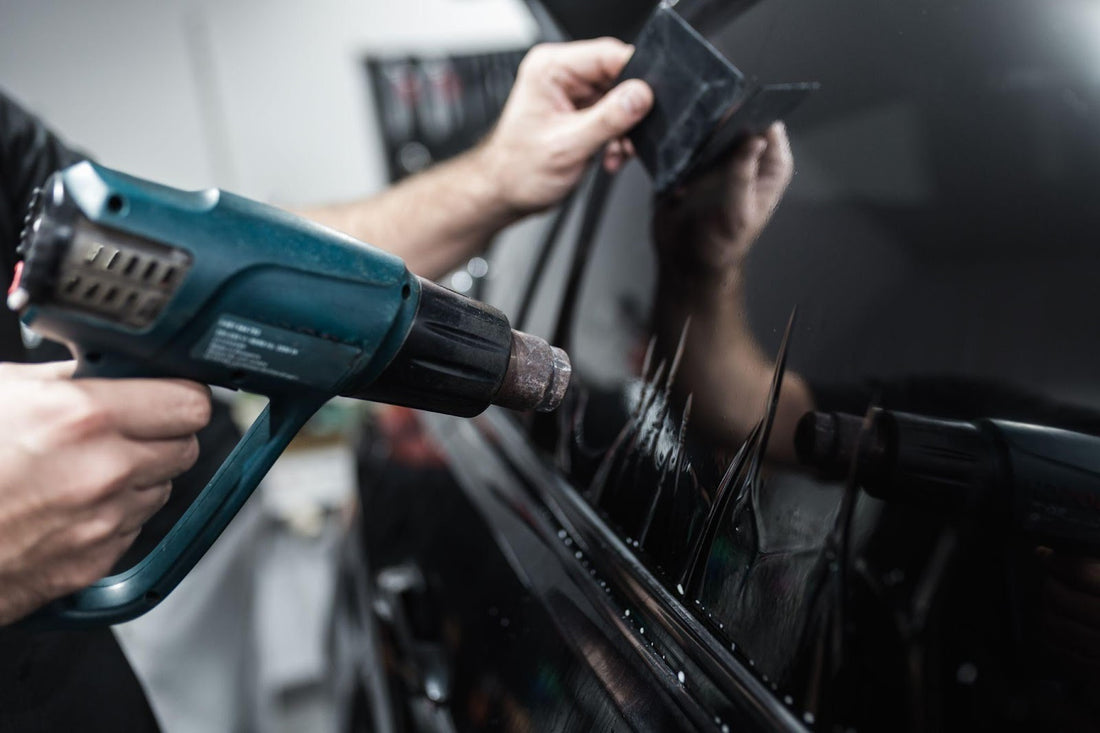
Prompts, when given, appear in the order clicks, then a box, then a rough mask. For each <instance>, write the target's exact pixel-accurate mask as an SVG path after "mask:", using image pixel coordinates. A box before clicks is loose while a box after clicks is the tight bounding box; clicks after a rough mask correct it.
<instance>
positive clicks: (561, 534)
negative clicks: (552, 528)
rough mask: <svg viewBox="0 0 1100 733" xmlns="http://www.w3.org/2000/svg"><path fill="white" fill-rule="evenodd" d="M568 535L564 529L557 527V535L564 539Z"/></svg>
mask: <svg viewBox="0 0 1100 733" xmlns="http://www.w3.org/2000/svg"><path fill="white" fill-rule="evenodd" d="M568 536H569V533H568V532H566V531H565V530H564V529H559V530H558V537H560V538H561V539H563V540H564V539H565V538H566V537H568Z"/></svg>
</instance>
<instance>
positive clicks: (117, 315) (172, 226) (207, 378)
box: [8, 163, 570, 627]
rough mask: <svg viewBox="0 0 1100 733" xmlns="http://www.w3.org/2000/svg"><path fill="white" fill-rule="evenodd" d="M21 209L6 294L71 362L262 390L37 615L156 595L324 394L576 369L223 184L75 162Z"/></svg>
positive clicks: (540, 389)
mask: <svg viewBox="0 0 1100 733" xmlns="http://www.w3.org/2000/svg"><path fill="white" fill-rule="evenodd" d="M24 223H25V229H24V231H23V234H22V236H21V242H20V246H19V252H20V254H21V256H22V261H21V262H20V263H19V265H17V270H16V276H15V279H14V282H13V284H12V288H11V290H10V291H9V296H8V304H9V306H10V307H12V308H13V309H14V310H17V311H19V312H20V314H21V316H22V320H23V322H24V323H25V324H26V325H27V326H28V327H30V328H32V329H34V330H35V331H36V332H38V333H41V334H42V335H44V336H47V337H49V338H52V339H55V340H58V341H61V342H64V343H66V344H67V345H68V346H69V348H70V349H71V350H72V352H73V354H74V355H75V357H76V359H77V372H76V373H77V376H78V377H80V376H84V377H116V378H117V377H169V376H170V377H183V378H186V379H191V380H194V381H198V382H204V383H207V384H215V385H220V386H223V387H229V388H232V389H240V390H245V391H248V392H253V393H258V394H262V395H266V396H267V397H268V400H269V402H268V406H267V408H266V409H265V410H264V412H263V413H262V414H261V415H260V416H259V417H258V418H257V419H256V421H255V422H254V423H253V424H252V426H251V428H249V430H248V431H247V433H246V434H245V435H244V437H243V438H242V439H241V441H240V443H239V444H238V445H237V447H236V448H235V449H234V451H233V452H232V453H231V454H230V456H229V457H228V458H227V459H226V461H225V463H224V464H223V465H222V466H221V468H220V469H219V470H218V471H217V473H216V474H215V475H214V477H213V478H212V479H211V480H210V482H209V484H208V485H207V486H206V488H205V489H204V490H203V491H202V492H201V493H200V495H199V496H198V497H197V498H196V499H195V501H194V502H193V504H192V505H191V506H190V508H189V509H188V510H187V512H186V513H185V514H184V515H183V516H182V517H181V518H180V520H179V521H178V522H177V523H176V525H175V526H174V527H173V528H172V529H171V530H170V531H169V533H168V534H167V535H166V536H165V537H164V539H163V540H162V541H161V542H160V544H159V545H157V547H156V548H155V549H154V550H152V551H151V552H150V553H149V554H148V555H147V556H146V557H144V558H143V559H142V560H141V561H140V562H138V563H137V564H136V565H134V566H133V567H132V568H130V569H129V570H126V571H124V572H122V573H119V574H117V575H112V576H109V577H107V578H104V579H102V580H100V581H99V582H97V583H95V584H93V585H92V586H90V587H88V588H85V589H83V590H81V591H79V592H77V593H75V594H73V595H71V596H68V597H65V598H62V599H60V600H58V601H56V602H54V603H52V604H50V605H49V606H47V607H46V608H44V609H42V610H41V611H40V612H39V613H38V614H36V616H35V617H32V623H35V624H38V623H42V624H44V625H50V626H63V627H78V626H90V625H101V624H114V623H119V622H121V621H126V620H129V619H131V618H134V617H136V616H139V615H140V614H142V613H144V612H145V611H147V610H149V609H150V608H152V607H153V606H154V605H156V603H157V602H159V601H160V599H162V598H164V597H165V596H166V595H167V594H168V593H169V592H170V591H171V590H172V589H173V588H174V587H175V586H176V584H177V583H179V581H180V580H181V579H182V578H183V577H184V576H185V575H186V574H187V573H188V572H189V571H190V570H191V568H192V567H194V565H195V563H196V562H198V560H199V558H201V557H202V555H203V553H205V551H206V550H207V548H209V547H210V545H211V544H212V543H213V542H214V540H215V539H216V538H217V537H218V535H219V534H221V532H222V530H223V529H224V528H225V527H226V525H227V524H228V523H229V521H230V520H231V519H232V518H233V516H234V515H235V514H236V512H237V510H238V509H239V508H240V507H241V505H242V504H243V503H244V501H245V499H247V498H248V496H249V495H250V494H251V493H252V491H253V489H255V488H256V485H257V484H258V483H259V482H260V480H261V479H262V478H263V476H264V474H266V473H267V471H268V469H269V468H270V467H271V465H272V464H273V463H274V462H275V459H276V458H278V457H279V455H280V453H281V452H282V451H283V449H284V448H285V447H286V445H287V444H288V443H289V442H290V440H291V439H292V438H293V437H294V435H295V434H296V433H297V432H298V430H299V429H300V428H301V427H302V425H303V424H305V422H306V421H307V420H308V419H309V418H310V417H311V416H312V415H313V413H314V412H316V410H317V409H318V408H320V407H321V405H323V404H324V403H325V402H326V401H327V400H328V399H330V398H332V397H335V396H337V395H345V396H349V397H357V398H361V399H367V400H377V401H380V402H389V403H393V404H399V405H406V406H409V407H414V408H419V409H424V410H431V411H433V412H442V413H448V414H452V415H460V416H465V417H468V416H473V415H476V414H477V413H479V412H481V411H482V410H484V409H485V408H486V407H487V406H488V405H490V404H497V405H502V406H504V407H509V408H514V409H535V410H539V411H549V410H553V409H555V408H556V407H557V406H558V405H559V404H560V403H561V401H562V399H563V397H564V395H565V392H566V388H567V387H568V384H569V377H570V365H569V360H568V357H567V356H566V354H565V353H564V352H563V351H562V350H561V349H557V348H553V347H551V346H550V345H549V344H548V343H547V342H546V341H544V340H543V339H540V338H538V337H535V336H531V335H528V334H524V333H520V332H517V331H513V330H512V329H511V327H510V325H509V323H508V319H507V318H506V317H505V316H504V314H502V313H501V312H500V311H498V310H496V309H494V308H491V307H489V306H487V305H484V304H481V303H478V302H475V301H473V300H470V299H468V298H465V297H463V296H460V295H457V294H455V293H453V292H451V291H449V290H446V289H444V288H441V287H439V286H437V285H435V284H433V283H431V282H429V281H427V280H423V279H422V278H419V277H417V276H415V275H413V274H411V273H409V271H408V270H407V269H406V267H405V264H404V262H402V261H401V260H400V259H399V258H397V257H394V256H393V255H390V254H386V253H384V252H382V251H380V250H377V249H375V248H373V247H370V246H367V245H365V244H362V243H361V242H357V241H355V240H353V239H351V238H350V237H347V236H344V235H342V234H339V233H337V232H334V231H332V230H329V229H326V228H324V227H321V226H318V225H316V224H313V223H311V222H308V221H306V220H304V219H301V218H298V217H296V216H293V215H291V214H288V213H286V212H283V211H280V210H278V209H275V208H273V207H270V206H265V205H263V204H260V203H257V202H255V201H250V200H247V199H244V198H241V197H239V196H235V195H233V194H229V193H225V192H223V191H219V190H217V189H209V190H205V191H196V192H185V191H180V190H177V189H172V188H168V187H166V186H162V185H158V184H155V183H151V182H149V181H144V180H141V179H138V178H134V177H132V176H128V175H124V174H121V173H118V172H116V171H112V170H108V169H106V168H102V167H100V166H97V165H94V164H92V163H80V164H77V165H75V166H72V167H71V168H68V169H65V170H63V171H60V172H58V173H55V174H54V175H53V176H52V177H51V178H50V179H49V180H48V181H47V182H46V184H45V185H44V186H43V188H42V189H41V191H40V192H39V193H38V194H37V195H36V197H35V200H34V201H32V203H31V207H30V211H29V213H28V215H27V219H26V221H25V222H24Z"/></svg>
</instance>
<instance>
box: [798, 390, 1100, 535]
mask: <svg viewBox="0 0 1100 733" xmlns="http://www.w3.org/2000/svg"><path fill="white" fill-rule="evenodd" d="M795 448H796V450H797V452H798V456H799V459H800V460H801V461H802V462H803V463H804V464H807V465H810V466H814V467H815V468H817V469H818V470H819V471H820V472H821V473H822V474H823V475H824V476H825V477H829V478H835V479H843V478H845V477H847V476H849V475H850V474H852V472H853V470H854V474H852V475H853V477H854V479H855V481H856V482H857V483H858V484H859V485H860V486H862V487H863V488H864V489H865V490H866V491H867V493H869V494H871V495H872V496H875V497H878V498H880V499H884V500H886V501H898V502H903V503H910V504H920V505H922V506H925V507H930V508H937V509H952V508H959V507H967V506H969V507H971V508H976V509H978V510H979V511H983V512H988V511H989V510H990V509H992V510H994V513H995V514H999V515H1000V516H1001V517H1002V518H1003V519H1004V520H1006V521H1010V522H1011V523H1012V524H1013V525H1014V526H1015V527H1017V528H1018V529H1019V530H1021V531H1022V532H1024V533H1026V534H1027V535H1029V536H1031V537H1033V538H1034V539H1035V540H1036V541H1038V542H1041V543H1043V544H1046V545H1050V546H1052V547H1055V548H1066V549H1069V550H1071V551H1080V552H1086V553H1090V554H1095V552H1096V551H1097V550H1100V437H1097V436H1094V435H1086V434H1084V433H1078V432H1074V431H1071V430H1062V429H1059V428H1053V427H1048V426H1045V425H1032V424H1028V423H1020V422H1012V421H1009V420H993V419H980V420H973V421H970V420H945V419H942V418H937V417H930V416H927V415H915V414H911V413H905V412H897V411H893V410H884V409H876V410H873V411H871V413H870V414H869V415H868V417H867V418H866V419H865V418H863V417H860V416H857V415H849V414H845V413H836V412H833V413H826V412H808V413H806V415H804V416H803V418H802V419H801V420H800V421H799V424H798V429H797V431H796V435H795Z"/></svg>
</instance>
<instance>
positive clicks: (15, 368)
mask: <svg viewBox="0 0 1100 733" xmlns="http://www.w3.org/2000/svg"><path fill="white" fill-rule="evenodd" d="M75 370H76V362H75V361H50V362H45V363H43V364H13V363H9V362H5V363H3V364H0V378H2V379H5V380H7V379H44V380H56V379H68V378H69V377H71V376H73V372H74V371H75Z"/></svg>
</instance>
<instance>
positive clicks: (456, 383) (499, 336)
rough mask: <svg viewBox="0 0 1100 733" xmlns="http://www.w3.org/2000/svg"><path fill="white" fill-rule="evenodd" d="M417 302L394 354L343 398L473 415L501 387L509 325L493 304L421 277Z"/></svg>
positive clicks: (509, 345)
mask: <svg viewBox="0 0 1100 733" xmlns="http://www.w3.org/2000/svg"><path fill="white" fill-rule="evenodd" d="M421 287H422V288H423V290H422V292H421V295H420V305H419V308H418V310H417V312H416V318H415V320H414V321H413V325H412V328H411V329H410V330H409V335H408V336H407V337H406V338H405V343H404V345H403V346H402V347H401V350H400V351H399V352H398V353H397V356H395V357H394V358H393V361H392V362H390V365H389V366H388V367H386V370H385V371H384V372H382V374H381V375H380V376H379V377H378V379H376V380H374V381H373V382H372V383H371V384H369V385H366V386H365V387H363V388H361V389H356V388H353V389H351V390H349V391H347V392H345V393H344V395H345V396H347V397H355V398H358V399H364V400H375V401H378V402H388V403H390V404H394V405H404V406H406V407H413V408H416V409H418V410H431V411H432V412H442V413H446V414H449V415H458V416H460V417H472V416H473V415H477V414H478V413H480V412H482V411H484V410H485V408H486V407H488V406H489V405H490V403H491V402H492V399H493V396H494V395H495V394H496V393H497V390H499V389H500V385H501V382H502V381H503V380H504V375H505V373H506V372H507V371H508V358H509V356H510V355H511V351H512V327H511V326H510V325H509V323H508V318H507V317H506V316H505V315H504V314H503V313H501V312H500V311H498V310H497V309H496V308H493V307H491V306H488V305H485V304H484V303H480V302H478V301H476V300H471V299H469V298H466V297H464V296H462V295H459V294H458V293H454V292H452V291H450V290H447V289H446V288H442V287H440V286H439V285H436V284H435V283H432V282H429V281H427V280H423V279H422V280H421Z"/></svg>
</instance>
